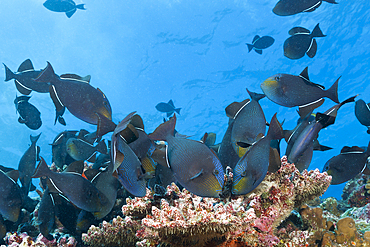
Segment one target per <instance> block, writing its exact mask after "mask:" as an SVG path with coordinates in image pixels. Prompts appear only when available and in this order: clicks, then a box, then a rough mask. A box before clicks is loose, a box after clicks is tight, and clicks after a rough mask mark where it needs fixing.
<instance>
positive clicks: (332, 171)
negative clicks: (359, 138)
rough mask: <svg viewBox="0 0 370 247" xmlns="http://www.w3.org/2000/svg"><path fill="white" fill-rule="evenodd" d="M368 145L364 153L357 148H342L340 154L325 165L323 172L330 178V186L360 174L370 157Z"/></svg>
mask: <svg viewBox="0 0 370 247" xmlns="http://www.w3.org/2000/svg"><path fill="white" fill-rule="evenodd" d="M369 146H370V143H369V145H368V147H367V150H366V151H364V150H363V149H361V148H358V147H351V148H350V147H344V148H343V149H342V150H341V153H340V154H339V155H337V156H334V157H333V158H331V159H330V160H328V161H327V162H326V163H325V166H324V168H323V172H327V173H328V174H329V175H330V176H332V180H331V184H333V185H335V184H341V183H344V182H346V181H348V180H350V179H352V178H354V177H355V176H356V175H357V174H359V173H360V172H362V171H363V170H364V169H365V168H366V161H367V158H368V157H369V156H370V148H369Z"/></svg>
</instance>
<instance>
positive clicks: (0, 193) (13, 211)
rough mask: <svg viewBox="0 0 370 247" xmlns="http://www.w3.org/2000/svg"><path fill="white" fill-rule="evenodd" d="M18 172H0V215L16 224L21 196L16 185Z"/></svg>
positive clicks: (19, 211)
mask: <svg viewBox="0 0 370 247" xmlns="http://www.w3.org/2000/svg"><path fill="white" fill-rule="evenodd" d="M18 175H19V173H18V171H17V170H12V171H9V172H7V173H4V172H3V171H2V170H0V214H1V215H2V216H3V217H4V218H6V219H7V220H10V221H12V222H16V221H17V220H18V218H19V215H20V213H21V206H22V195H21V191H20V188H19V186H18V184H17V180H18Z"/></svg>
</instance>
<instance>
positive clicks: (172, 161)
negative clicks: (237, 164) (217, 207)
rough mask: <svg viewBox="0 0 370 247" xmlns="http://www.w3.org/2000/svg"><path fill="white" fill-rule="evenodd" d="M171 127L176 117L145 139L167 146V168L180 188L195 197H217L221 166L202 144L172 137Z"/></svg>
mask: <svg viewBox="0 0 370 247" xmlns="http://www.w3.org/2000/svg"><path fill="white" fill-rule="evenodd" d="M175 125H176V115H174V116H173V117H172V118H171V119H170V120H168V121H167V122H165V123H162V124H161V125H159V126H158V127H157V128H156V129H155V131H154V132H153V133H152V134H150V135H149V137H150V138H151V139H152V140H158V141H166V142H167V143H168V147H167V161H168V165H169V167H170V168H171V169H172V171H173V173H174V176H175V177H176V179H177V181H178V182H179V183H180V184H181V185H182V186H183V187H185V188H186V189H187V190H189V191H190V192H192V193H194V194H196V195H198V196H207V197H219V193H220V192H221V190H222V186H223V183H224V172H223V168H222V165H221V162H220V161H219V159H218V158H217V156H216V155H215V153H214V152H212V151H211V149H209V148H208V147H207V146H206V145H205V144H204V143H202V142H199V141H194V140H189V139H185V138H178V137H174V129H175Z"/></svg>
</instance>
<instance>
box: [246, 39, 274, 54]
mask: <svg viewBox="0 0 370 247" xmlns="http://www.w3.org/2000/svg"><path fill="white" fill-rule="evenodd" d="M274 42H275V40H274V38H273V37H271V36H262V37H260V36H259V35H256V36H254V38H253V41H252V44H248V43H245V44H246V45H247V46H248V52H251V50H254V51H255V52H257V53H258V54H262V50H263V49H266V48H269V47H270V46H272V44H273V43H274Z"/></svg>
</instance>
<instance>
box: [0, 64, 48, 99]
mask: <svg viewBox="0 0 370 247" xmlns="http://www.w3.org/2000/svg"><path fill="white" fill-rule="evenodd" d="M4 67H5V81H9V80H11V79H14V82H15V86H16V88H17V90H18V91H19V92H20V93H21V94H24V95H29V94H30V93H31V92H32V91H36V92H38V93H48V92H49V83H48V82H35V81H34V80H33V79H35V78H36V77H38V76H39V74H40V73H41V72H42V70H35V69H34V68H33V64H32V62H31V60H30V59H26V60H25V61H24V62H23V63H22V64H21V65H20V66H19V68H18V71H17V72H16V73H14V72H12V71H11V70H10V69H9V68H8V67H7V66H6V65H5V64H4Z"/></svg>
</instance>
